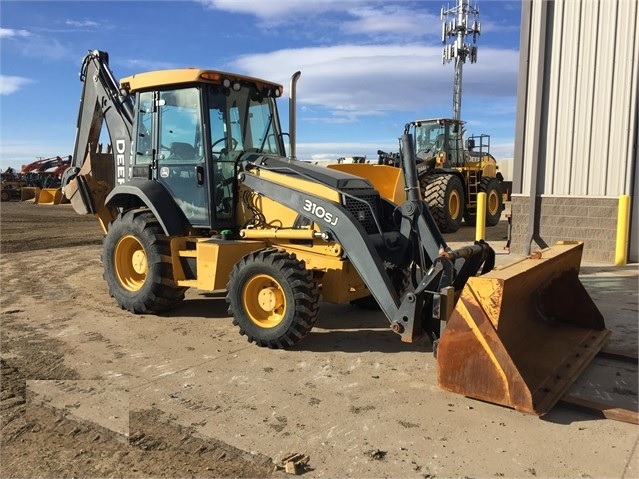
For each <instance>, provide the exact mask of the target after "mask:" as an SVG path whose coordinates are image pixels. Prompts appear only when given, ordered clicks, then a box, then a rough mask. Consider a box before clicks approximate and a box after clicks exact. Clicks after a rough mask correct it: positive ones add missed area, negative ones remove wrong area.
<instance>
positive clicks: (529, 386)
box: [437, 242, 610, 415]
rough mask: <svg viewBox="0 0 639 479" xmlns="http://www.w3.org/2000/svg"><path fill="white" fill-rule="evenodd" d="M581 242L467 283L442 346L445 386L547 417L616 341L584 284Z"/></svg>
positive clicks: (439, 351) (440, 378) (441, 370)
mask: <svg viewBox="0 0 639 479" xmlns="http://www.w3.org/2000/svg"><path fill="white" fill-rule="evenodd" d="M582 250H583V243H582V242H573V243H568V242H560V243H557V245H555V246H553V247H552V248H549V249H546V250H543V251H541V255H539V253H537V254H533V255H532V257H529V258H526V259H524V260H521V261H519V262H516V263H513V264H511V265H508V266H505V267H503V268H500V269H495V270H493V271H491V272H490V273H487V274H485V275H482V276H478V277H472V278H470V279H469V280H468V282H467V283H466V285H465V286H464V289H463V290H462V292H461V296H460V297H459V299H458V301H457V304H456V306H455V309H454V311H453V313H452V315H451V317H450V319H449V320H448V321H447V323H446V326H445V328H444V330H443V331H442V334H441V338H440V340H439V343H438V347H437V363H438V381H439V386H440V387H441V388H442V389H444V390H447V391H452V392H455V393H459V394H463V395H465V396H468V397H472V398H475V399H480V400H482V401H487V402H491V403H495V404H501V405H503V406H508V407H511V408H514V409H516V410H518V411H522V412H527V413H532V414H537V415H543V414H545V413H547V412H548V411H549V410H550V409H551V408H552V407H553V406H554V405H555V403H556V402H557V401H558V400H559V399H561V397H562V396H563V395H564V394H565V393H566V391H567V390H568V388H569V387H570V385H571V384H572V383H573V382H574V381H575V380H576V379H577V377H578V376H579V375H580V374H581V373H582V371H583V370H584V369H585V368H586V366H588V364H589V363H590V361H591V360H592V359H593V358H594V356H595V355H596V354H597V353H598V352H599V351H600V350H601V348H602V347H603V346H604V344H605V342H606V340H607V339H608V337H609V336H610V331H608V330H607V329H606V328H605V324H604V319H603V317H602V315H601V313H600V312H599V310H598V309H597V306H595V304H594V303H593V301H592V299H591V298H590V296H589V295H588V292H587V291H586V290H585V288H584V286H583V285H582V284H581V281H579V266H580V263H581V254H582Z"/></svg>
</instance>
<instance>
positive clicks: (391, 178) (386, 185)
mask: <svg viewBox="0 0 639 479" xmlns="http://www.w3.org/2000/svg"><path fill="white" fill-rule="evenodd" d="M327 168H330V169H332V170H339V171H343V172H344V173H350V174H351V175H355V176H359V177H361V178H366V179H367V180H369V181H370V182H371V183H372V185H373V186H374V187H375V189H376V190H377V191H379V194H380V195H381V196H383V197H384V198H386V199H388V200H390V201H392V202H393V203H395V204H398V205H401V204H402V203H403V202H404V201H406V191H405V190H404V173H403V172H402V169H401V168H395V167H393V166H388V165H374V164H366V163H342V164H337V165H328V166H327Z"/></svg>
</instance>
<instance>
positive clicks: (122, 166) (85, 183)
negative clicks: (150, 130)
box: [62, 50, 134, 231]
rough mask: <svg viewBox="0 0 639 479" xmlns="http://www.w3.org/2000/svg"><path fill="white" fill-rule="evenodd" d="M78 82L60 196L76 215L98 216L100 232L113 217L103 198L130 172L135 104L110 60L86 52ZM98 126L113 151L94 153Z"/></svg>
mask: <svg viewBox="0 0 639 479" xmlns="http://www.w3.org/2000/svg"><path fill="white" fill-rule="evenodd" d="M80 81H81V82H83V88H82V96H81V97H80V110H79V113H78V122H77V131H76V137H75V147H74V150H73V158H72V160H71V167H70V168H68V169H67V170H66V171H65V172H64V174H63V176H62V188H63V192H64V195H65V196H66V197H67V198H68V199H69V200H70V201H71V204H72V205H73V208H74V209H75V211H76V212H78V213H80V214H87V213H92V214H95V215H96V216H98V219H99V220H100V222H101V224H102V228H103V229H104V231H106V228H107V224H108V223H109V222H110V220H111V219H113V217H114V215H115V212H114V211H113V210H112V209H109V208H106V207H105V206H104V198H105V197H106V195H107V194H108V193H109V191H111V190H112V189H113V187H114V186H115V183H118V184H119V183H124V182H125V181H126V178H127V174H128V172H129V164H130V157H129V155H130V153H129V152H130V151H131V141H132V131H133V119H134V113H133V112H134V105H133V99H132V98H131V96H129V94H128V92H126V91H125V90H124V89H121V88H120V87H119V85H118V83H117V81H116V80H115V77H114V76H113V73H112V72H111V70H110V69H109V55H108V54H107V53H106V52H102V51H99V50H94V51H90V52H89V53H88V54H87V55H86V56H85V57H84V60H83V62H82V68H81V70H80ZM103 123H105V124H106V127H107V130H108V133H109V140H110V144H111V147H112V149H111V150H110V151H108V153H107V154H101V153H97V152H96V149H97V146H98V144H99V141H100V134H101V131H102V125H103Z"/></svg>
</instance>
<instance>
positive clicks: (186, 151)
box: [169, 141, 195, 161]
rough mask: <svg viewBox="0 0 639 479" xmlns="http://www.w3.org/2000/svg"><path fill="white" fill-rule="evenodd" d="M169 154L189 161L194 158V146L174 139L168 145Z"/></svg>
mask: <svg viewBox="0 0 639 479" xmlns="http://www.w3.org/2000/svg"><path fill="white" fill-rule="evenodd" d="M169 151H170V156H171V157H172V158H176V159H178V160H182V161H191V160H194V159H195V148H193V145H191V144H189V143H183V142H181V141H175V142H173V143H171V146H169Z"/></svg>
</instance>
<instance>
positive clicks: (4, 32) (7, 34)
mask: <svg viewBox="0 0 639 479" xmlns="http://www.w3.org/2000/svg"><path fill="white" fill-rule="evenodd" d="M29 36H31V33H30V32H28V31H27V30H14V29H12V28H0V38H14V37H22V38H25V37H29Z"/></svg>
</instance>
